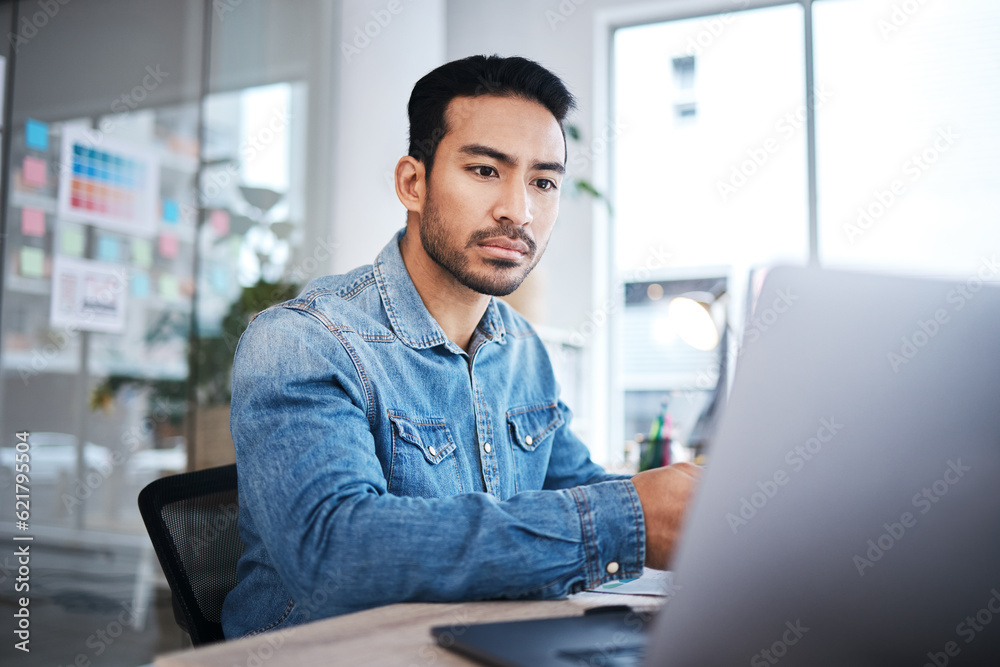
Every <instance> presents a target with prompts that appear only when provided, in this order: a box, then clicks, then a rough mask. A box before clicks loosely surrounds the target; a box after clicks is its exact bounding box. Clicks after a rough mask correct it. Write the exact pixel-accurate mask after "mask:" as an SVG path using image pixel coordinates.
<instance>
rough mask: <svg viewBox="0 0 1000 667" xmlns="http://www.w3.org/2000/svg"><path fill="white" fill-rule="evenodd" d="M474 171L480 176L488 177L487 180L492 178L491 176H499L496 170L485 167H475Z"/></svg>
mask: <svg viewBox="0 0 1000 667" xmlns="http://www.w3.org/2000/svg"><path fill="white" fill-rule="evenodd" d="M472 171H474V172H475V173H476V174H477V175H478V176H484V177H487V178H488V177H490V176H496V175H497V170H496V169H494V168H493V167H486V166H483V167H473V168H472Z"/></svg>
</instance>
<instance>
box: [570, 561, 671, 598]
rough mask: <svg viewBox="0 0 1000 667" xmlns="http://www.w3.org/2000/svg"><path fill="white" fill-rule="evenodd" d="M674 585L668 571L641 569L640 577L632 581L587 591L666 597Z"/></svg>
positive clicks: (623, 581)
mask: <svg viewBox="0 0 1000 667" xmlns="http://www.w3.org/2000/svg"><path fill="white" fill-rule="evenodd" d="M673 585H674V573H673V572H670V571H668V570H652V569H650V568H648V567H645V568H643V570H642V576H641V577H636V578H634V579H622V580H620V581H611V582H608V583H606V584H602V585H601V586H598V587H597V588H590V589H587V590H590V591H593V592H595V593H614V594H615V595H657V596H660V597H666V596H667V595H669V594H670V590H671V589H672V588H673Z"/></svg>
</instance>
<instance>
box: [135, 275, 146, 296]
mask: <svg viewBox="0 0 1000 667" xmlns="http://www.w3.org/2000/svg"><path fill="white" fill-rule="evenodd" d="M132 296H135V297H139V298H145V297H147V296H149V274H148V273H144V272H142V271H135V272H134V273H133V274H132Z"/></svg>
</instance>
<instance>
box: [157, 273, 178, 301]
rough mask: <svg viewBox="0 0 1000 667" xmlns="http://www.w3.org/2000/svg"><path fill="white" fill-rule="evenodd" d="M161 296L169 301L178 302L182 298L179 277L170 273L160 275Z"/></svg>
mask: <svg viewBox="0 0 1000 667" xmlns="http://www.w3.org/2000/svg"><path fill="white" fill-rule="evenodd" d="M160 296H161V297H163V298H164V299H166V300H167V301H176V300H177V299H178V297H179V296H180V288H179V286H178V283H177V277H176V276H172V275H170V274H169V273H164V274H161V275H160Z"/></svg>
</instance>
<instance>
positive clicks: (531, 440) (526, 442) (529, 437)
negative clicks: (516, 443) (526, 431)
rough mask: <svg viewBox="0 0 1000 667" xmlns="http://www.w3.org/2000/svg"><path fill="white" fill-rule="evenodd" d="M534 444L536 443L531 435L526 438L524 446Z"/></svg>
mask: <svg viewBox="0 0 1000 667" xmlns="http://www.w3.org/2000/svg"><path fill="white" fill-rule="evenodd" d="M532 442H534V440H533V439H532V438H531V436H530V435H526V436H524V444H526V445H530V444H531V443H532Z"/></svg>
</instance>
